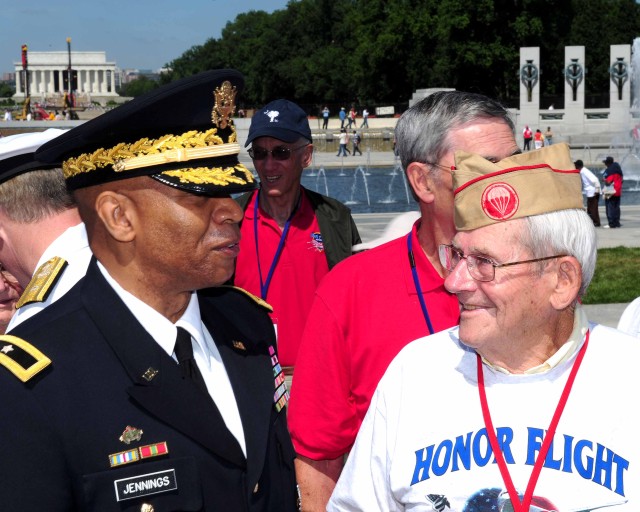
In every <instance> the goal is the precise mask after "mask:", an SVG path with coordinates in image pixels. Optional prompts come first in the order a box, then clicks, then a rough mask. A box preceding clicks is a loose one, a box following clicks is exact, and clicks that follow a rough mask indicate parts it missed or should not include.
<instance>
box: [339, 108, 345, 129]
mask: <svg viewBox="0 0 640 512" xmlns="http://www.w3.org/2000/svg"><path fill="white" fill-rule="evenodd" d="M338 117H339V118H340V129H341V130H342V129H343V128H344V122H345V120H346V119H347V111H346V110H345V109H344V107H340V113H339V114H338Z"/></svg>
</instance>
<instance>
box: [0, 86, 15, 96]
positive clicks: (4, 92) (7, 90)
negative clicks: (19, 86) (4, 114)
mask: <svg viewBox="0 0 640 512" xmlns="http://www.w3.org/2000/svg"><path fill="white" fill-rule="evenodd" d="M15 92H16V88H15V87H12V86H11V85H9V84H8V83H6V82H0V98H10V97H11V96H13V95H14V94H15Z"/></svg>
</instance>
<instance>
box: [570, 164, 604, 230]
mask: <svg viewBox="0 0 640 512" xmlns="http://www.w3.org/2000/svg"><path fill="white" fill-rule="evenodd" d="M574 164H575V166H576V169H578V170H579V171H580V179H581V180H582V193H583V194H584V195H586V196H587V213H588V214H589V217H591V220H592V221H593V225H594V226H595V227H597V228H599V227H600V212H598V201H599V200H600V180H599V179H598V177H597V176H596V175H595V174H593V173H592V172H591V171H590V170H589V169H587V168H586V167H585V166H584V163H583V162H582V160H576V161H575V162H574Z"/></svg>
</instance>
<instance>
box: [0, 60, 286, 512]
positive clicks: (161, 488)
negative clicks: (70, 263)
mask: <svg viewBox="0 0 640 512" xmlns="http://www.w3.org/2000/svg"><path fill="white" fill-rule="evenodd" d="M242 84H243V80H242V76H241V75H240V74H239V73H237V72H235V71H231V70H224V71H209V72H205V73H202V74H199V75H195V76H193V77H190V78H187V79H184V80H181V81H177V82H173V83H171V84H169V85H167V86H165V87H162V88H159V89H156V90H155V91H153V92H151V93H149V94H147V95H144V96H140V97H138V98H136V99H135V100H132V101H131V102H129V103H127V104H126V105H124V106H122V107H119V108H117V109H114V110H112V111H110V112H108V113H106V114H104V115H102V116H100V117H98V118H96V119H95V120H92V121H89V122H87V123H85V124H83V125H81V126H80V127H78V128H76V129H73V130H71V131H70V132H68V133H67V134H65V135H63V136H61V137H59V138H57V139H55V140H53V141H51V142H50V143H48V144H46V145H44V146H42V147H41V148H40V150H39V151H38V153H37V155H36V157H37V158H39V159H41V160H43V161H45V162H46V161H58V160H61V161H63V171H64V173H65V178H66V180H67V185H68V186H69V188H70V189H71V190H72V191H73V194H74V196H75V198H76V200H77V204H78V207H79V210H80V214H81V216H82V218H83V220H84V221H85V224H86V227H87V233H88V236H89V242H90V246H91V249H92V250H93V253H94V255H95V258H94V259H92V261H91V263H90V264H89V268H88V270H87V275H86V276H85V278H84V279H83V280H81V281H80V282H79V283H78V284H77V285H76V286H75V287H74V288H73V289H72V290H71V291H70V292H68V293H67V294H66V295H65V296H64V297H63V298H62V299H60V300H59V301H57V302H56V303H55V304H53V305H52V306H50V307H49V308H47V309H46V310H44V311H43V312H41V313H39V315H38V318H37V319H36V318H34V319H33V320H34V321H27V322H25V323H23V324H21V325H20V326H18V327H17V328H16V329H15V330H14V331H13V332H12V335H11V336H7V335H5V336H3V337H0V345H1V348H0V350H1V352H2V356H1V357H0V363H2V366H3V368H0V388H1V389H2V390H3V392H2V395H1V398H0V404H1V405H2V410H4V411H5V412H8V411H11V413H10V414H7V415H6V416H5V419H4V421H3V422H2V426H0V456H1V457H2V460H4V461H5V462H6V463H5V464H3V466H2V467H3V469H2V470H0V473H1V474H0V482H1V484H0V491H1V494H2V506H3V508H4V509H6V510H47V511H62V510H64V511H69V510H100V511H109V510H118V511H122V510H136V511H137V510H146V511H151V510H157V511H160V510H180V511H195V510H198V511H199V510H231V511H272V510H283V511H290V510H295V507H296V490H295V479H294V473H293V456H294V455H293V447H292V445H291V442H290V440H289V437H288V434H287V423H286V417H285V412H284V410H283V408H282V407H283V405H284V404H285V403H286V400H287V393H286V389H285V388H284V387H283V386H282V385H281V381H283V380H284V375H282V373H281V372H280V371H279V369H280V367H279V364H278V356H277V352H276V350H275V335H274V332H273V327H272V324H271V322H270V320H269V317H268V314H267V311H268V306H266V304H264V303H263V302H262V301H261V300H259V299H258V300H256V299H255V298H254V297H252V296H250V295H249V294H247V293H246V292H244V291H242V290H239V289H234V288H231V287H218V285H220V284H221V283H223V282H225V281H226V280H227V279H228V278H229V277H230V276H231V273H232V272H233V266H234V261H235V258H236V256H237V253H238V242H239V238H240V235H239V228H238V223H239V221H240V219H241V217H242V210H241V209H240V207H239V206H238V205H237V203H236V202H235V201H234V200H233V199H232V198H231V197H230V194H232V193H239V192H244V191H247V190H251V189H253V188H254V186H255V185H254V180H253V177H252V175H251V173H250V172H249V171H248V170H247V169H246V168H245V167H244V166H243V165H241V164H239V163H238V159H237V155H238V152H239V150H240V147H239V145H238V144H237V143H236V132H235V127H234V125H233V122H232V121H231V120H230V119H229V115H230V114H231V112H233V107H234V98H235V94H236V92H237V90H238V89H240V88H241V86H242ZM169 111H171V112H172V113H173V114H172V115H169V116H168V115H166V113H167V112H169ZM35 320H37V321H35ZM281 395H282V396H281ZM9 461H11V462H9Z"/></svg>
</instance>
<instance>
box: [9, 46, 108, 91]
mask: <svg viewBox="0 0 640 512" xmlns="http://www.w3.org/2000/svg"><path fill="white" fill-rule="evenodd" d="M14 66H15V73H16V93H15V95H14V96H13V98H14V100H16V101H21V100H24V98H25V93H26V83H25V79H24V70H23V69H22V63H21V62H14ZM68 69H69V54H68V53H67V52H29V62H28V72H29V92H30V94H31V98H32V100H33V101H38V100H42V101H43V102H46V101H47V100H49V99H50V100H55V99H56V98H59V97H61V96H62V95H63V94H64V93H65V92H68V84H67V72H68ZM71 70H72V76H73V78H74V80H73V81H72V87H73V93H74V95H75V97H76V103H91V102H92V101H97V102H100V103H105V102H106V101H108V100H109V99H113V98H115V97H117V96H118V94H117V93H116V77H115V74H116V64H115V62H107V57H106V52H71Z"/></svg>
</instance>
